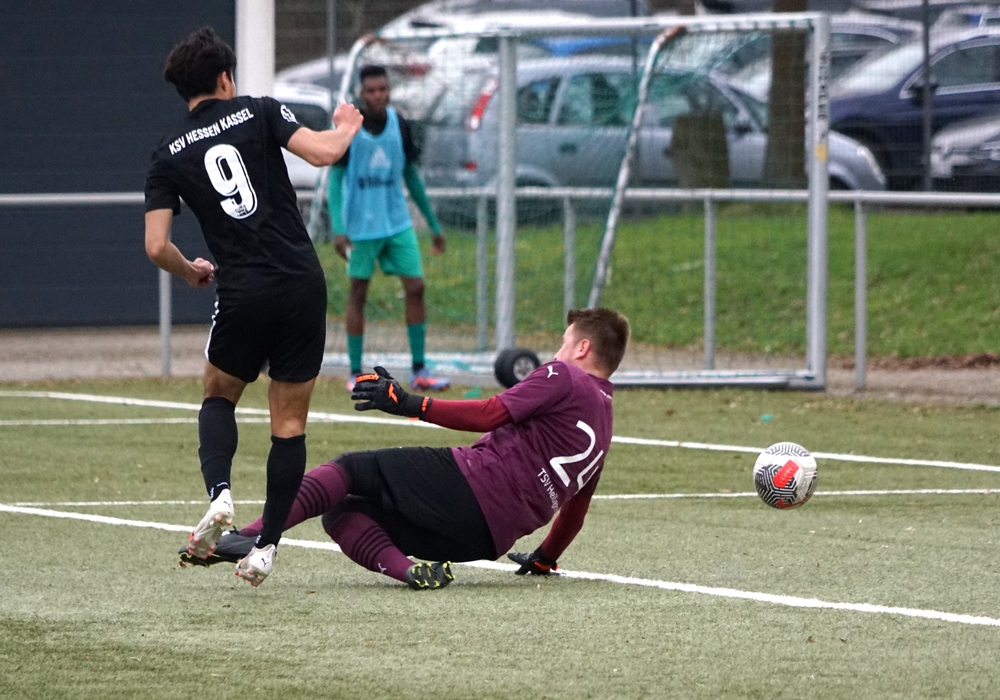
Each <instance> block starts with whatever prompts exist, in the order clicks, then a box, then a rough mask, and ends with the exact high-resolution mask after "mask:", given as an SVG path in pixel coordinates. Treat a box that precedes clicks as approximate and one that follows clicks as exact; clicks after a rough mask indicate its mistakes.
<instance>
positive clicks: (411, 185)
mask: <svg viewBox="0 0 1000 700" xmlns="http://www.w3.org/2000/svg"><path fill="white" fill-rule="evenodd" d="M403 182H405V183H406V189H407V190H409V191H410V197H412V198H413V203H414V204H416V205H417V209H419V210H420V213H421V214H423V215H424V218H425V219H427V225H428V226H430V229H431V233H432V234H433V235H434V249H433V250H434V252H435V253H443V252H444V249H445V241H444V235H443V234H442V233H441V224H440V222H438V219H437V216H435V214H434V208H433V207H432V206H431V200H430V197H428V196H427V189H426V187H424V179H423V178H422V177H420V172H419V171H418V170H417V166H416V164H415V163H413V162H412V161H407V163H406V166H405V167H404V168H403Z"/></svg>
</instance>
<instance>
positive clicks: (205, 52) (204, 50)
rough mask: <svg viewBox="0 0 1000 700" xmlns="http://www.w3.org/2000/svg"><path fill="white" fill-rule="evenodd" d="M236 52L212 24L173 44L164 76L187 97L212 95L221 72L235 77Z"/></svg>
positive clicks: (186, 98)
mask: <svg viewBox="0 0 1000 700" xmlns="http://www.w3.org/2000/svg"><path fill="white" fill-rule="evenodd" d="M234 70H236V54H235V53H233V49H232V47H230V46H229V44H227V43H226V42H225V41H223V40H222V37H221V36H219V35H218V34H217V33H216V31H215V30H214V29H212V28H211V27H202V28H201V29H196V30H195V31H193V32H191V33H190V34H188V35H187V36H186V37H185V38H184V40H183V41H181V42H180V43H179V44H177V46H175V47H174V48H173V51H171V52H170V55H169V56H167V63H166V65H165V66H164V67H163V78H164V80H166V81H167V82H168V83H170V84H171V85H173V86H174V87H175V88H177V92H178V93H179V94H180V96H181V97H182V98H183V99H184V100H190V99H192V98H195V97H199V96H201V95H211V94H212V93H213V92H215V87H216V85H217V83H218V80H219V74H220V73H227V74H229V78H230V79H232V77H233V71H234Z"/></svg>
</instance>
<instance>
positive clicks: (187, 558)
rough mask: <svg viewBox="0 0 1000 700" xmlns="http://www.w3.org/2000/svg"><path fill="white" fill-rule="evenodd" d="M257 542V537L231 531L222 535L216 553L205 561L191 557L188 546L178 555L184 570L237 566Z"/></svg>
mask: <svg viewBox="0 0 1000 700" xmlns="http://www.w3.org/2000/svg"><path fill="white" fill-rule="evenodd" d="M256 541H257V538H256V537H245V536H243V535H241V534H240V533H239V530H229V531H228V532H223V533H222V537H221V538H220V539H219V544H218V546H217V547H216V548H215V551H213V552H212V553H211V554H209V555H208V556H207V557H206V558H204V559H199V558H198V557H193V556H191V555H190V554H189V553H188V548H187V545H184V546H183V547H181V548H180V550H179V551H178V552H177V554H179V555H180V558H181V561H180V564H181V567H182V568H184V567H188V566H212V565H213V564H220V563H222V562H229V563H230V564H236V563H237V562H239V560H240V559H242V558H243V557H245V556H246V555H248V554H249V553H250V550H251V549H253V545H254V542H256Z"/></svg>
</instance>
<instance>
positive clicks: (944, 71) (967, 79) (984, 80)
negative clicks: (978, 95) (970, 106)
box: [933, 45, 1000, 88]
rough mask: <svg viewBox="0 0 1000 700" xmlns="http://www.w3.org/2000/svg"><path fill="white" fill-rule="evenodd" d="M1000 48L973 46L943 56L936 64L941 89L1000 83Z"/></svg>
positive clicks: (935, 75)
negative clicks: (999, 50)
mask: <svg viewBox="0 0 1000 700" xmlns="http://www.w3.org/2000/svg"><path fill="white" fill-rule="evenodd" d="M998 49H1000V47H998V46H995V45H988V46H972V47H969V48H966V49H959V50H958V51H952V52H951V53H949V54H947V55H945V56H942V57H941V59H940V60H938V62H937V63H935V64H934V71H933V73H934V79H935V81H936V82H937V85H938V87H939V88H948V87H964V86H968V85H983V84H988V83H997V82H1000V62H998V59H1000V55H998Z"/></svg>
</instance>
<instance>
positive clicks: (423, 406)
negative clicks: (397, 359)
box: [351, 367, 433, 418]
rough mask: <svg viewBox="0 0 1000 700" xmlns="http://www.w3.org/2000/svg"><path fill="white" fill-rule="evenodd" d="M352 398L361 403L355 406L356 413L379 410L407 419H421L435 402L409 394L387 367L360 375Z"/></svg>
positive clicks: (377, 368)
mask: <svg viewBox="0 0 1000 700" xmlns="http://www.w3.org/2000/svg"><path fill="white" fill-rule="evenodd" d="M351 398H352V399H353V400H355V401H360V402H361V403H356V404H354V410H356V411H370V410H372V409H373V408H377V409H378V410H380V411H384V412H385V413H391V414H393V415H394V416H406V417H407V418H420V417H421V416H423V414H424V411H426V410H427V408H428V407H429V406H430V405H431V402H432V401H433V399H431V398H428V397H426V396H420V395H418V394H409V393H407V392H406V391H405V390H404V389H403V387H402V386H401V385H400V383H399V382H397V381H396V380H395V379H393V378H392V375H391V374H389V373H388V372H387V371H386V369H385V367H376V368H375V374H359V375H358V376H357V378H356V380H355V384H354V391H353V392H352V393H351Z"/></svg>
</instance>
